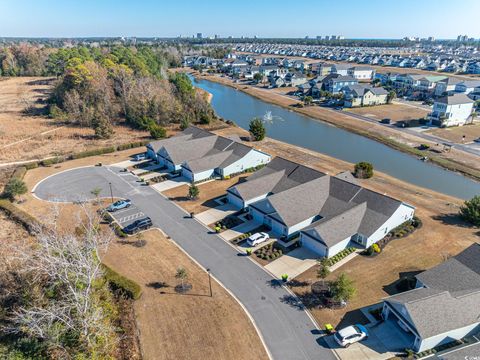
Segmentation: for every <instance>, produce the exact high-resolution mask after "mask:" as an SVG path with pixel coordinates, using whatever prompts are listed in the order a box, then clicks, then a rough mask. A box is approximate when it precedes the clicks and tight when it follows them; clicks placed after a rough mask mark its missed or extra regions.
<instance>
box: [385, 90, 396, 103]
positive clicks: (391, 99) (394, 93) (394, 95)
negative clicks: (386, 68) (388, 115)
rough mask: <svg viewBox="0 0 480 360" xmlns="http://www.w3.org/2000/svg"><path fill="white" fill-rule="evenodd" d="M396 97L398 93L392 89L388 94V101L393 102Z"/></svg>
mask: <svg viewBox="0 0 480 360" xmlns="http://www.w3.org/2000/svg"><path fill="white" fill-rule="evenodd" d="M396 97H397V93H396V92H395V91H394V90H390V91H389V92H388V94H387V103H389V104H391V103H392V101H393V99H395V98H396Z"/></svg>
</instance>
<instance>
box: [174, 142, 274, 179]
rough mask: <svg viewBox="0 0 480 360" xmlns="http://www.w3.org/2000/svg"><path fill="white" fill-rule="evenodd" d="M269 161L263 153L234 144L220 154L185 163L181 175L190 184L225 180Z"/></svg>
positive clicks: (268, 156) (269, 158) (267, 156)
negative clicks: (219, 179) (218, 178)
mask: <svg viewBox="0 0 480 360" xmlns="http://www.w3.org/2000/svg"><path fill="white" fill-rule="evenodd" d="M270 160H271V156H270V155H268V154H266V153H264V152H261V151H259V150H256V149H252V148H250V147H248V146H245V145H242V144H240V143H234V144H232V145H231V146H229V147H228V148H226V149H224V150H223V151H221V152H217V153H214V154H212V155H207V156H203V157H201V158H198V159H193V160H189V161H185V162H184V163H183V164H182V175H183V176H184V177H185V178H187V179H188V180H189V181H191V182H198V181H204V180H208V179H210V178H213V177H220V178H226V177H229V176H231V175H235V174H239V173H242V172H244V171H245V170H247V169H251V168H255V167H257V166H260V165H265V164H267V163H268V162H269V161H270Z"/></svg>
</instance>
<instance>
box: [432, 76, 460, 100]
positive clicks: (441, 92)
mask: <svg viewBox="0 0 480 360" xmlns="http://www.w3.org/2000/svg"><path fill="white" fill-rule="evenodd" d="M460 82H462V80H460V79H457V78H454V77H447V78H446V79H443V80H440V81H438V82H437V84H436V86H435V96H446V95H452V94H453V93H454V92H455V87H456V86H457V84H458V83H460Z"/></svg>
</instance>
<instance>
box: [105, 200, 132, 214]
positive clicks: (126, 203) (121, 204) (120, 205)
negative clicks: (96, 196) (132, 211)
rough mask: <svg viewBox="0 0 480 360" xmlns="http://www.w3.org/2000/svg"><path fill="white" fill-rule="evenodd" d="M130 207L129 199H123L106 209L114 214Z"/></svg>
mask: <svg viewBox="0 0 480 360" xmlns="http://www.w3.org/2000/svg"><path fill="white" fill-rule="evenodd" d="M130 206H132V201H131V200H129V199H124V200H118V201H115V202H114V203H113V204H111V205H110V206H109V207H107V211H108V212H115V211H118V210H122V209H126V208H129V207H130Z"/></svg>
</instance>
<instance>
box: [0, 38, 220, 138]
mask: <svg viewBox="0 0 480 360" xmlns="http://www.w3.org/2000/svg"><path fill="white" fill-rule="evenodd" d="M0 64H1V68H0V69H1V70H0V71H1V74H3V75H5V76H55V77H56V78H57V80H56V81H55V84H54V87H53V90H52V93H51V96H50V99H49V114H50V116H51V117H53V118H56V119H58V120H60V121H63V122H66V123H69V124H73V125H78V126H84V127H91V128H93V129H94V130H95V134H96V136H97V137H98V138H109V137H111V136H112V134H113V125H115V124H118V123H122V122H123V123H127V124H129V125H130V126H132V127H134V128H138V129H143V130H149V131H150V133H151V134H152V136H153V137H155V138H161V137H164V136H165V130H164V129H163V127H164V126H165V125H168V124H172V123H176V124H181V125H182V127H186V126H188V125H189V124H190V123H194V122H200V123H204V124H206V123H209V122H210V121H211V119H212V118H213V117H214V116H215V115H214V112H213V110H212V109H211V107H210V105H209V103H208V101H207V100H206V98H205V96H204V95H202V94H200V93H199V92H197V91H195V90H194V88H193V86H192V84H191V81H190V79H189V78H188V76H187V75H185V74H182V73H173V74H170V73H169V72H168V71H167V70H168V68H170V67H176V66H179V65H180V64H181V54H180V52H179V51H178V49H177V48H175V47H152V46H139V47H134V46H129V47H127V46H113V47H84V46H79V47H72V48H56V49H53V48H47V47H39V46H32V45H28V44H19V45H12V46H9V47H4V48H1V49H0Z"/></svg>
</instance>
